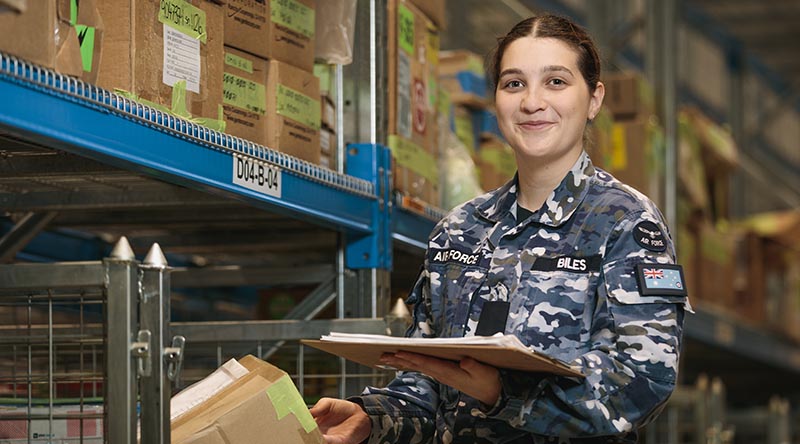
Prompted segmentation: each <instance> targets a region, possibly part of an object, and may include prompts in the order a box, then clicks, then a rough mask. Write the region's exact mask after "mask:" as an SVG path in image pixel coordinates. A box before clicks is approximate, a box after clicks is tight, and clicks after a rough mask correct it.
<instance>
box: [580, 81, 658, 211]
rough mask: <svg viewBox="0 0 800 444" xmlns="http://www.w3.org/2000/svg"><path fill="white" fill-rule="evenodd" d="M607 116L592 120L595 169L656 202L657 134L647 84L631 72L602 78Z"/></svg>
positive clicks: (591, 151) (592, 148)
mask: <svg viewBox="0 0 800 444" xmlns="http://www.w3.org/2000/svg"><path fill="white" fill-rule="evenodd" d="M603 83H604V84H605V89H606V95H605V99H604V100H603V103H604V108H606V109H607V110H608V114H603V113H601V115H599V116H597V117H595V119H594V122H593V126H592V131H593V132H594V134H593V139H594V140H593V143H594V145H593V146H592V147H591V149H590V150H589V151H590V155H591V156H592V162H593V163H595V165H597V166H599V167H600V168H603V169H604V170H606V171H608V172H609V173H611V174H612V175H614V177H616V178H617V179H619V180H621V181H622V182H624V183H626V184H628V185H630V186H632V187H634V188H636V189H637V190H639V191H641V192H642V193H644V194H646V195H648V196H650V197H651V198H653V199H655V200H658V195H659V193H660V186H659V184H660V183H661V181H660V180H659V178H660V174H659V170H660V168H659V165H662V164H663V162H660V160H659V148H660V147H659V146H658V143H657V142H658V140H659V137H658V134H659V133H660V128H659V126H658V124H657V123H655V122H656V121H655V118H654V117H653V112H654V108H653V102H654V100H653V93H652V89H651V88H650V86H649V85H648V83H647V81H646V80H645V79H644V78H643V77H642V76H641V75H639V74H636V73H633V72H622V73H611V74H607V75H606V76H605V77H604V78H603Z"/></svg>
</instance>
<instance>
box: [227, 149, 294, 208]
mask: <svg viewBox="0 0 800 444" xmlns="http://www.w3.org/2000/svg"><path fill="white" fill-rule="evenodd" d="M233 183H234V184H236V185H240V186H243V187H245V188H248V189H250V190H253V191H255V192H257V193H261V194H266V195H268V196H273V197H277V198H278V199H280V197H281V188H282V184H283V176H282V172H281V169H280V168H278V167H276V166H274V165H270V164H267V163H264V162H260V161H258V160H256V159H253V158H250V157H242V156H238V155H234V156H233Z"/></svg>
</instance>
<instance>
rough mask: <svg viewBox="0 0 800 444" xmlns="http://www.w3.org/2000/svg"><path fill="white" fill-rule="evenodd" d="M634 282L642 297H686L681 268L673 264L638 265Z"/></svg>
mask: <svg viewBox="0 0 800 444" xmlns="http://www.w3.org/2000/svg"><path fill="white" fill-rule="evenodd" d="M636 281H637V282H638V283H639V292H640V293H641V294H642V296H667V295H674V296H686V282H685V280H684V279H683V268H681V266H680V265H674V264H639V265H637V266H636Z"/></svg>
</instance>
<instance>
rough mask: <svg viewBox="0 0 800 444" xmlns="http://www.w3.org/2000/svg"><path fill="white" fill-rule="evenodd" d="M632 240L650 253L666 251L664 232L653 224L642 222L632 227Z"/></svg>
mask: <svg viewBox="0 0 800 444" xmlns="http://www.w3.org/2000/svg"><path fill="white" fill-rule="evenodd" d="M633 239H634V240H635V241H636V243H637V244H639V246H641V247H643V248H646V249H648V250H650V251H658V252H662V251H664V250H666V249H667V240H666V238H665V237H664V231H663V230H661V228H659V226H658V225H656V224H655V223H653V222H650V221H647V220H646V221H642V222H639V223H638V224H636V226H635V227H633Z"/></svg>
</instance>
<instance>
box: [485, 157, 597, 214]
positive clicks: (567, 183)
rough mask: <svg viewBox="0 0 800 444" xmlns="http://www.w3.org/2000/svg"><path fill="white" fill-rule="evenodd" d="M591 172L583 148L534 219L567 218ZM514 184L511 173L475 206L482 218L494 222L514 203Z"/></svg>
mask: <svg viewBox="0 0 800 444" xmlns="http://www.w3.org/2000/svg"><path fill="white" fill-rule="evenodd" d="M594 173H595V169H594V165H592V161H591V159H589V155H588V154H587V153H586V152H585V151H584V152H582V153H581V155H580V157H578V160H577V161H576V162H575V164H574V165H572V168H570V170H569V171H568V172H567V174H566V175H565V176H564V178H563V179H562V180H561V183H560V184H558V186H557V187H556V188H555V189H554V190H553V192H552V193H550V196H548V197H547V200H545V202H544V204H543V205H542V207H541V208H539V209H538V210H537V211H536V212H535V213H534V215H533V217H534V220H538V221H539V223H542V224H545V225H550V226H553V227H557V226H559V225H561V224H563V223H564V222H565V221H567V220H568V219H569V218H570V217H572V214H573V213H575V210H576V209H577V208H578V206H579V205H580V203H581V202H583V199H584V198H585V197H586V193H587V192H588V188H589V187H588V184H589V178H591V177H592V176H594ZM518 186H519V176H518V175H514V178H513V179H512V180H511V181H509V182H508V183H507V184H505V185H504V186H503V187H501V188H500V189H498V190H497V192H496V193H495V195H494V196H493V197H492V198H491V199H489V200H487V201H486V202H484V203H483V204H481V205H480V206H478V212H479V213H480V214H481V215H482V216H483V217H485V218H486V219H489V220H490V221H493V222H498V221H499V220H500V219H501V218H502V217H503V216H504V215H505V214H506V213H508V212H509V211H511V210H512V209H513V207H514V205H515V204H516V202H517V187H518Z"/></svg>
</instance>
